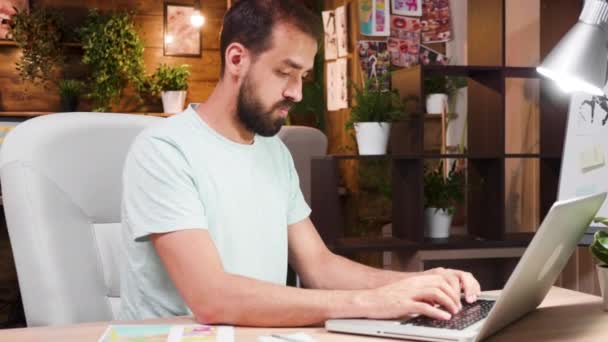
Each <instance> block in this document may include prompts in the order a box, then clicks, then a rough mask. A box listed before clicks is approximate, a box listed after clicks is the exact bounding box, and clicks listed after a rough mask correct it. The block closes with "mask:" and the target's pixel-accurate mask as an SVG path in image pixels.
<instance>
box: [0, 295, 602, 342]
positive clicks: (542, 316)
mask: <svg viewBox="0 0 608 342" xmlns="http://www.w3.org/2000/svg"><path fill="white" fill-rule="evenodd" d="M131 323H137V324H141V323H142V322H131ZM145 323H177V324H191V323H194V322H193V320H192V319H191V318H187V317H178V318H171V319H163V320H150V321H145ZM107 325H108V323H107V322H100V323H86V324H78V325H71V326H60V327H42V328H27V329H9V330H0V341H11V342H24V341H31V342H39V341H62V342H71V341H74V342H76V341H78V342H81V341H97V339H98V338H99V337H100V336H101V335H102V334H103V332H104V330H105V328H106V326H107ZM606 327H608V312H604V311H602V308H601V298H599V297H596V296H591V295H587V294H584V293H580V292H574V291H570V290H566V289H562V288H558V287H554V288H553V289H551V292H550V293H549V295H548V296H547V298H546V299H545V301H544V302H543V304H542V305H541V308H539V309H538V310H536V311H534V312H532V313H530V314H529V315H527V316H526V317H524V318H523V319H521V320H520V321H518V322H516V323H514V324H512V325H510V326H509V327H507V328H506V329H503V330H502V331H501V332H500V333H498V334H497V335H495V336H493V337H492V338H490V339H489V341H510V342H512V341H573V340H577V341H606V340H608V329H607V328H606ZM298 331H303V332H306V333H307V334H310V335H311V336H313V337H314V338H315V339H316V341H318V342H325V341H327V342H347V341H349V342H350V341H352V342H357V341H377V342H387V341H393V340H389V339H384V338H371V337H362V336H361V337H360V336H354V335H346V334H335V333H329V332H327V331H325V329H323V328H287V329H270V328H237V329H236V341H239V342H240V341H252V342H255V341H256V340H257V337H258V336H261V335H267V334H269V333H290V332H298ZM395 341H396V340H395Z"/></svg>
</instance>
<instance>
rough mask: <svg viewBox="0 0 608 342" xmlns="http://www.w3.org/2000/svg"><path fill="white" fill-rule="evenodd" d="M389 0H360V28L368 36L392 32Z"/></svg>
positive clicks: (384, 34)
mask: <svg viewBox="0 0 608 342" xmlns="http://www.w3.org/2000/svg"><path fill="white" fill-rule="evenodd" d="M389 6H390V4H389V0H359V29H360V31H361V34H363V35H366V36H388V35H389V34H390V22H389V19H390V18H389V17H390V7H389Z"/></svg>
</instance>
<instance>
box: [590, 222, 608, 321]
mask: <svg viewBox="0 0 608 342" xmlns="http://www.w3.org/2000/svg"><path fill="white" fill-rule="evenodd" d="M594 222H599V223H602V224H604V225H608V218H606V217H599V218H596V219H595V220H594ZM589 250H590V251H591V255H593V257H594V258H595V259H596V260H597V264H596V265H595V268H596V270H597V275H598V279H599V282H600V289H601V291H602V297H603V298H604V311H608V230H605V229H603V230H598V231H597V232H595V234H593V243H591V246H589Z"/></svg>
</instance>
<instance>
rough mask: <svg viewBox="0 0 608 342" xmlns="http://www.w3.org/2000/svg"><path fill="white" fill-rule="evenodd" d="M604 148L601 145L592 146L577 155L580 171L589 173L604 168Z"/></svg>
mask: <svg viewBox="0 0 608 342" xmlns="http://www.w3.org/2000/svg"><path fill="white" fill-rule="evenodd" d="M604 155H605V153H604V148H603V147H602V145H593V146H592V147H590V148H587V149H586V150H584V151H582V152H581V153H580V155H579V164H580V167H581V170H583V171H590V170H593V169H597V168H599V167H602V166H604V164H605V163H606V159H605V156H604Z"/></svg>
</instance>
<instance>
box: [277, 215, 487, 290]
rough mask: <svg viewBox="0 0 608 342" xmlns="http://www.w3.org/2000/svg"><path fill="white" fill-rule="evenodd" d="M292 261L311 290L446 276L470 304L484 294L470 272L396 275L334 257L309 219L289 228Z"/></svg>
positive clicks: (454, 271) (441, 269)
mask: <svg viewBox="0 0 608 342" xmlns="http://www.w3.org/2000/svg"><path fill="white" fill-rule="evenodd" d="M289 261H290V263H291V265H292V266H293V267H294V269H295V270H296V272H297V273H298V275H299V276H300V278H301V279H302V283H303V284H304V285H305V286H307V287H310V288H318V289H350V290H356V289H373V288H378V287H381V286H385V285H388V284H391V283H395V282H398V281H400V280H403V279H406V278H408V277H411V276H416V275H421V274H433V275H438V276H441V277H444V278H445V280H446V281H447V282H448V283H450V285H451V286H452V287H453V288H454V290H455V291H457V293H460V292H461V289H462V290H464V293H465V296H466V298H467V300H468V301H474V300H476V298H477V296H478V295H479V293H480V291H481V290H480V287H479V283H478V282H477V281H476V280H475V278H474V277H473V276H472V275H471V274H470V273H467V272H462V271H458V270H451V269H443V268H437V269H432V270H429V271H425V272H422V273H406V272H394V271H389V270H380V269H376V268H373V267H368V266H365V265H362V264H360V263H356V262H354V261H351V260H348V259H346V258H344V257H341V256H338V255H335V254H333V253H332V252H331V251H330V250H329V249H327V247H326V246H325V244H324V243H323V240H322V239H321V237H320V236H319V234H318V233H317V231H316V229H315V227H314V225H313V223H312V221H311V220H310V219H308V218H307V219H304V220H302V221H300V222H298V223H295V224H293V225H291V226H290V227H289Z"/></svg>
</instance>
